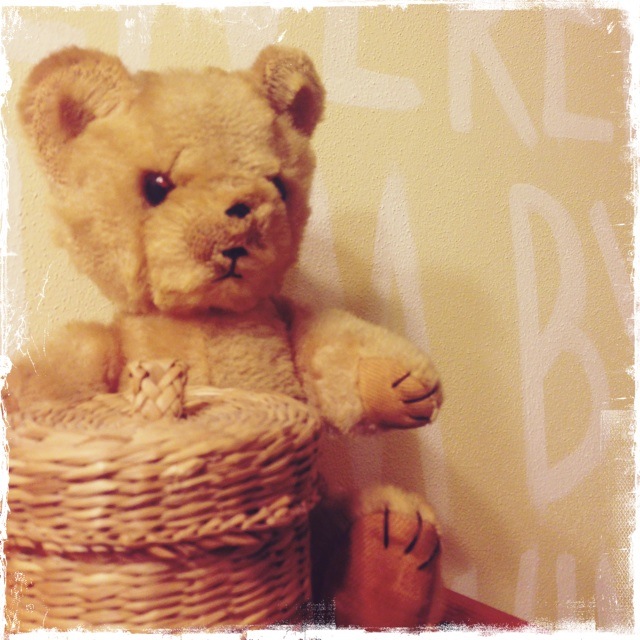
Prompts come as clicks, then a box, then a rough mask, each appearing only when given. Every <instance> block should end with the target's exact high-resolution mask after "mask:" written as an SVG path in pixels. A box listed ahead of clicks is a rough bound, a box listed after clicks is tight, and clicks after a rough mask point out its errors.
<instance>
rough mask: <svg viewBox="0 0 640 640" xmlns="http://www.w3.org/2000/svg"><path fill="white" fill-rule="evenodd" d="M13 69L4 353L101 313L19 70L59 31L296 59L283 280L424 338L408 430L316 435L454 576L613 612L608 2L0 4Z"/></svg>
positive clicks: (623, 322)
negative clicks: (66, 235) (345, 441)
mask: <svg viewBox="0 0 640 640" xmlns="http://www.w3.org/2000/svg"><path fill="white" fill-rule="evenodd" d="M4 18H5V29H4V34H3V41H4V46H5V50H6V55H7V57H8V61H9V65H10V74H11V78H12V80H13V82H14V85H13V87H12V88H11V90H10V92H9V94H8V97H7V101H6V104H5V107H4V110H3V118H4V121H5V124H6V127H7V130H8V133H9V139H8V157H9V179H10V190H9V223H10V228H9V231H8V249H9V252H10V255H9V256H8V257H7V259H6V266H7V270H8V271H7V276H6V277H7V279H6V281H5V282H4V283H3V284H4V286H5V287H6V288H7V290H8V293H7V297H6V301H8V302H9V303H10V313H9V316H8V317H7V322H6V323H5V327H4V330H3V338H4V341H5V342H4V347H5V349H6V350H8V351H9V353H15V351H16V348H17V347H18V345H19V344H21V341H23V340H24V338H26V337H27V336H30V335H36V336H41V337H44V338H45V340H46V335H47V333H48V332H49V331H50V330H51V329H52V328H53V327H54V326H55V325H57V324H58V323H60V322H64V321H66V320H68V319H70V318H85V319H90V318H97V319H103V320H106V319H108V318H109V317H110V314H111V308H110V306H109V303H108V302H106V301H105V300H104V299H102V298H100V296H99V295H98V294H97V292H96V290H95V289H94V288H93V286H92V285H91V283H90V282H88V281H87V280H86V279H83V278H82V277H80V276H77V275H75V274H74V273H73V271H72V269H71V268H70V266H69V263H68V261H67V259H66V257H65V255H64V254H62V253H61V252H60V251H59V250H57V249H55V248H54V247H53V245H52V243H51V240H50V233H49V232H50V223H49V221H48V218H47V216H46V200H45V197H44V193H45V185H44V183H43V180H42V179H41V177H40V176H39V174H38V172H37V171H36V170H35V168H34V166H33V163H32V160H31V157H30V156H29V155H28V154H27V153H26V152H25V145H24V143H23V141H22V139H21V137H20V135H19V133H18V131H17V126H16V120H15V104H16V100H17V88H18V87H19V86H20V84H21V82H22V81H23V79H24V78H25V75H26V73H27V71H28V69H29V67H30V66H31V65H32V64H33V63H35V62H36V61H37V60H39V59H40V58H41V57H42V56H44V55H46V54H47V53H49V52H50V51H52V50H54V49H57V48H59V47H61V46H63V45H67V44H79V45H88V46H92V47H99V48H103V49H105V50H107V51H110V52H114V53H118V54H120V55H121V56H122V57H123V58H124V60H125V62H126V63H127V64H128V65H129V67H130V68H132V69H139V68H143V67H150V68H154V69H162V68H166V67H168V66H184V65H187V66H196V67H199V66H203V65H212V64H213V65H217V66H223V67H228V68H235V67H240V66H245V65H248V64H249V63H250V62H251V61H252V60H253V57H254V55H255V54H256V52H257V51H258V50H259V49H260V48H261V47H262V46H263V45H265V44H267V43H270V42H276V41H278V42H282V43H283V44H287V45H293V46H300V47H303V48H304V49H306V50H307V51H308V52H309V53H310V54H311V55H312V56H313V57H314V59H315V60H316V62H317V66H318V69H319V71H320V73H321V75H322V76H323V78H324V79H325V82H326V85H327V89H328V100H329V104H328V109H327V113H326V118H325V121H324V123H323V124H322V125H321V126H320V128H319V130H318V133H317V137H316V143H317V144H316V146H317V150H318V156H319V169H318V175H317V180H316V183H315V191H314V196H313V200H314V209H315V213H314V216H315V217H314V218H313V220H312V222H311V224H310V228H309V235H308V239H307V242H306V244H305V246H304V251H303V255H302V260H301V267H300V271H299V273H297V274H296V276H295V277H294V278H292V282H291V283H290V288H291V289H292V290H294V291H295V290H297V291H299V294H300V295H301V296H302V297H304V296H305V295H308V292H309V285H310V284H312V285H313V290H314V291H315V292H316V293H314V295H313V301H314V302H316V303H317V302H319V303H320V304H339V305H344V306H346V307H347V308H349V309H351V310H352V311H354V312H357V313H359V314H361V315H362V316H364V317H366V318H368V319H370V320H374V321H377V322H381V323H384V324H386V325H387V326H389V327H391V328H393V329H395V330H398V331H401V332H404V333H405V334H406V335H408V336H409V337H410V338H411V339H413V340H414V341H415V342H416V343H418V344H420V345H422V346H424V347H425V348H428V349H429V351H430V352H431V353H432V355H433V357H434V359H435V361H436V362H437V363H438V365H439V368H440V371H441V373H442V376H443V379H444V385H445V391H446V403H445V409H444V411H443V412H442V414H441V417H440V418H439V420H438V422H437V424H436V425H435V426H434V427H433V428H431V430H430V431H424V432H420V433H418V432H415V433H405V434H392V435H388V436H385V437H384V438H380V439H377V440H371V439H368V440H357V441H354V442H353V443H352V445H351V446H350V448H349V449H348V450H345V449H341V448H340V447H338V446H329V447H328V454H329V455H331V456H334V457H335V459H334V463H335V478H334V479H335V482H338V483H346V484H349V485H365V484H368V483H370V482H373V481H376V480H379V479H384V480H385V481H393V482H397V483H400V484H402V485H403V486H405V487H407V488H411V489H416V490H418V491H421V492H424V493H425V494H426V495H427V496H428V497H429V499H430V500H431V501H432V502H433V504H434V506H435V507H436V509H437V511H438V512H439V514H440V517H441V519H442V521H443V528H444V532H445V543H446V550H445V570H446V578H447V581H448V582H449V584H450V585H451V586H453V587H454V588H457V589H459V590H461V591H463V592H465V593H467V594H469V595H471V596H473V597H478V598H480V599H482V600H484V601H486V602H488V603H490V604H492V605H494V606H497V607H500V608H503V609H506V610H508V611H511V612H513V613H515V614H517V615H520V616H524V617H526V618H529V619H537V620H540V621H541V620H550V621H568V620H571V621H585V622H586V621H596V623H597V625H598V627H599V628H607V627H611V626H613V625H616V624H627V623H629V622H630V621H631V615H632V613H631V591H630V568H629V562H628V547H629V535H630V533H631V530H632V523H631V519H630V518H631V513H632V512H631V499H632V490H633V460H632V453H631V447H632V435H631V424H630V423H631V412H630V408H631V406H632V394H633V380H632V378H631V377H630V374H629V372H628V370H629V368H630V366H631V365H632V360H633V351H632V347H633V342H632V335H633V329H632V323H631V318H632V295H631V286H630V275H629V274H630V271H631V265H630V262H631V259H630V251H631V245H632V216H633V210H632V204H631V203H630V200H629V198H628V195H629V193H630V190H631V185H632V182H631V169H630V165H629V157H628V156H629V151H628V147H627V145H628V142H629V123H628V117H627V100H628V95H627V85H626V84H625V82H626V79H627V76H628V72H629V71H628V47H629V44H628V34H627V33H626V27H625V22H624V16H623V15H621V14H620V13H619V12H616V11H596V10H590V11H583V12H580V13H578V12H571V11H567V10H564V11H561V12H559V11H550V10H548V11H540V10H535V11H533V10H529V11H514V12H460V11H451V10H449V9H448V8H447V7H445V6H440V7H436V6H424V5H423V6H411V7H409V8H408V9H406V10H401V9H393V10H392V9H389V8H361V9H358V8H354V7H349V8H333V9H317V10H314V11H312V12H304V11H301V12H294V11H289V10H283V11H281V12H280V13H276V12H273V11H271V10H270V9H249V10H242V9H233V10H228V11H226V12H224V13H219V12H203V11H197V10H178V9H175V8H171V7H162V8H132V9H127V10H123V11H111V10H106V11H97V10H95V9H93V10H82V11H69V10H66V11H65V10H58V9H52V8H41V9H27V8H25V9H20V10H18V11H15V10H14V11H5V12H4Z"/></svg>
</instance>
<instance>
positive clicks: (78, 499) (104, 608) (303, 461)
mask: <svg viewBox="0 0 640 640" xmlns="http://www.w3.org/2000/svg"><path fill="white" fill-rule="evenodd" d="M163 366H164V364H163ZM174 377H176V376H174ZM180 377H181V376H180V375H178V376H177V378H180ZM132 378H135V376H132ZM142 378H143V379H144V380H147V378H146V377H145V376H142ZM138 382H139V380H138ZM179 386H180V385H179V384H178V387H179ZM181 394H182V392H181V391H180V390H178V392H177V395H178V396H180V395H181ZM161 395H162V392H161V393H160V394H159V396H161ZM209 395H210V396H211V395H212V394H209ZM165 396H166V394H165ZM139 397H140V396H139V394H138V395H137V396H135V397H133V396H132V397H129V398H127V397H126V396H125V395H110V396H102V397H97V398H95V399H93V400H91V401H88V402H83V403H77V404H73V405H66V406H61V405H59V406H54V405H51V404H48V405H44V404H43V405H42V406H39V407H32V408H31V409H30V411H29V413H28V414H26V413H22V414H18V415H16V416H13V417H12V420H11V428H10V435H9V445H10V490H9V507H10V514H9V519H8V545H7V554H6V555H7V563H8V565H7V574H8V580H7V611H6V615H7V623H8V624H7V629H8V631H10V632H17V631H28V630H32V629H38V628H56V629H60V630H69V629H76V628H78V627H82V628H84V629H88V630H100V629H114V628H116V629H124V630H128V631H155V630H159V629H203V628H212V627H217V628H219V627H233V626H243V627H244V626H249V625H267V624H271V623H276V622H284V621H291V620H293V619H295V616H296V613H297V612H299V611H300V609H301V607H302V605H304V603H305V602H306V601H308V599H309V597H310V593H309V591H310V586H309V549H308V513H309V510H310V509H311V507H312V506H313V505H314V503H315V501H316V495H317V494H316V482H315V480H316V476H315V458H316V454H317V441H318V434H319V421H318V419H317V417H316V416H315V414H314V413H313V412H312V411H310V410H309V409H308V408H307V407H306V406H305V405H304V404H302V403H300V402H297V401H295V400H293V399H291V398H288V397H286V396H278V395H274V394H259V393H249V392H243V391H237V390H234V391H225V392H218V393H214V394H213V395H212V397H209V398H208V399H207V400H206V401H202V400H196V401H195V403H191V406H190V408H188V410H187V412H186V413H187V415H186V416H184V415H183V416H182V417H175V416H169V417H167V416H166V415H165V416H164V417H160V418H158V419H155V420H153V421H150V420H148V419H146V418H145V417H143V415H142V414H144V413H145V412H147V413H150V414H151V415H153V413H154V411H153V410H151V411H150V412H149V411H148V407H147V409H143V410H142V412H141V410H140V407H141V406H143V405H145V404H148V403H147V402H146V401H144V400H143V401H139ZM136 398H137V399H136ZM131 400H134V404H136V406H137V407H138V411H134V410H132V404H131ZM147 400H148V398H147ZM165 400H166V398H165V399H164V400H163V399H162V398H160V400H159V404H161V405H164V408H163V410H162V411H164V410H165V409H167V410H168V412H169V413H172V412H173V413H174V414H175V413H179V411H178V410H177V409H176V403H175V401H174V399H170V400H169V401H168V402H165ZM153 404H154V405H155V406H157V404H158V402H154V403H153ZM187 407H189V404H187Z"/></svg>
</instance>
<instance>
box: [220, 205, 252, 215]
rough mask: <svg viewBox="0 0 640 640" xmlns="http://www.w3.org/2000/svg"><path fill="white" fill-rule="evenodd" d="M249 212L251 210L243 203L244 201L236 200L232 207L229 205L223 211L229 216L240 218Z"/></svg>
mask: <svg viewBox="0 0 640 640" xmlns="http://www.w3.org/2000/svg"><path fill="white" fill-rule="evenodd" d="M250 212H251V207H250V206H249V205H248V204H245V203H244V202H237V203H236V204H234V205H233V206H232V207H229V208H228V209H227V210H226V211H225V213H226V214H227V215H228V216H229V217H230V218H240V219H242V218H244V217H246V216H248V215H249V213H250Z"/></svg>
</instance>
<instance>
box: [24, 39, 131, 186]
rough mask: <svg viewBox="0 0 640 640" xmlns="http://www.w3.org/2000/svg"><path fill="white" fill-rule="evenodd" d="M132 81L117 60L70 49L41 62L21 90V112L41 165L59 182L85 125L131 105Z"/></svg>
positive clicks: (91, 51)
mask: <svg viewBox="0 0 640 640" xmlns="http://www.w3.org/2000/svg"><path fill="white" fill-rule="evenodd" d="M133 94H134V83H133V79H132V78H131V76H130V74H129V73H128V72H127V70H126V69H125V68H124V66H123V64H122V63H121V62H120V60H119V59H118V58H116V57H115V56H111V55H108V54H105V53H102V52H100V51H94V50H88V49H80V48H78V47H70V48H68V49H63V50H61V51H58V52H57V53H54V54H52V55H51V56H49V57H48V58H45V59H44V60H42V61H41V62H40V63H39V64H37V65H36V67H35V68H34V69H33V70H32V71H31V74H30V75H29V78H28V79H27V82H26V84H25V86H24V88H23V90H22V95H21V99H20V103H19V112H20V117H21V120H22V124H23V126H24V129H25V131H26V132H27V135H28V136H29V137H30V138H31V140H32V141H33V142H34V144H35V147H36V150H37V151H38V153H39V155H40V157H41V159H42V161H43V162H44V166H45V168H46V169H47V171H49V173H50V174H51V176H52V177H54V178H60V174H61V168H62V164H63V162H64V157H65V151H66V149H68V148H69V146H70V143H71V142H72V141H73V140H74V139H75V138H77V137H78V136H79V135H80V134H81V133H82V132H83V131H84V130H85V128H86V127H87V125H88V124H89V123H90V122H92V121H93V120H96V119H98V118H102V117H104V116H106V115H108V114H109V113H111V112H112V111H113V110H114V109H116V108H117V107H118V106H120V105H122V104H125V103H127V102H129V100H130V98H131V97H132V96H133Z"/></svg>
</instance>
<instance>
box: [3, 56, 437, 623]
mask: <svg viewBox="0 0 640 640" xmlns="http://www.w3.org/2000/svg"><path fill="white" fill-rule="evenodd" d="M324 97H325V92H324V89H323V86H322V84H321V82H320V80H319V78H318V75H317V74H316V71H315V69H314V66H313V64H312V62H311V60H310V59H309V58H308V57H307V56H306V55H305V54H304V53H302V52H300V51H298V50H295V49H289V48H284V47H278V46H272V47H268V48H266V49H265V50H263V51H262V52H261V53H260V55H259V56H258V58H257V59H256V61H255V63H254V64H253V66H252V67H251V68H250V69H247V70H243V71H238V72H233V73H228V72H225V71H223V70H220V69H217V68H207V69H204V70H200V71H168V72H165V73H152V72H142V73H137V74H135V75H132V74H130V73H129V72H128V71H127V70H126V69H125V67H124V66H123V64H122V63H121V61H120V60H119V59H118V58H116V57H113V56H110V55H107V54H104V53H101V52H98V51H93V50H83V49H79V48H69V49H65V50H62V51H60V52H58V53H55V54H53V55H51V56H50V57H48V58H47V59H45V60H44V61H42V62H41V63H40V64H38V65H37V66H36V67H35V69H34V70H33V71H32V73H31V75H30V77H29V79H28V81H27V83H26V86H25V87H24V89H23V93H22V100H21V102H20V116H21V119H22V123H23V125H24V130H25V131H26V134H27V136H28V137H29V139H30V140H31V142H32V143H33V145H34V147H35V150H36V153H37V155H38V158H39V160H40V162H41V166H42V167H43V169H44V171H45V173H46V175H47V176H48V178H49V181H50V187H51V208H52V210H53V212H54V214H55V217H56V219H57V222H58V240H59V241H60V243H61V244H62V245H63V246H64V247H65V248H66V249H67V251H68V252H69V255H70V257H71V259H72V261H73V262H74V263H75V265H76V266H77V268H78V269H79V270H80V271H82V272H83V273H85V274H87V275H88V276H89V277H90V278H91V279H92V280H93V281H94V282H95V283H96V284H97V285H98V286H99V287H100V289H101V291H102V292H103V293H104V294H105V295H106V296H107V297H108V298H109V299H110V300H111V301H113V302H114V303H115V305H116V307H117V309H118V311H117V314H116V316H115V318H114V320H113V322H112V323H111V324H108V325H102V324H97V323H80V322H78V323H72V324H70V325H68V326H66V327H65V328H63V329H62V330H61V332H60V333H59V335H58V336H57V337H56V338H55V339H51V340H50V341H48V344H47V350H46V356H44V355H43V357H42V358H40V359H37V360H36V361H35V362H31V361H30V360H23V361H21V362H18V363H16V365H15V367H14V370H13V371H12V373H11V374H10V376H9V380H8V390H9V392H8V395H7V396H6V398H5V400H6V402H7V406H9V407H10V408H11V407H13V408H16V407H24V406H28V404H29V403H30V402H32V401H33V400H36V399H38V400H41V399H45V398H46V399H52V400H81V399H83V398H88V397H90V396H93V395H95V394H99V393H109V392H116V391H118V390H119V389H120V388H121V386H122V384H123V375H124V374H123V371H124V368H125V364H126V363H127V362H128V361H131V360H151V359H166V358H179V359H180V360H181V361H183V362H186V363H187V365H188V367H189V381H190V382H191V383H193V384H198V385H212V386H215V387H220V388H226V387H236V388H241V389H247V390H255V391H262V392H277V393H284V394H287V395H289V396H291V397H293V398H296V399H298V400H300V401H303V402H307V403H309V404H311V405H312V406H313V407H315V408H316V409H317V411H318V412H319V414H320V415H321V417H322V419H323V420H324V422H325V423H326V424H328V425H331V426H332V427H333V428H334V429H337V430H339V431H340V432H342V433H344V434H348V433H351V432H356V431H358V430H363V429H364V430H368V431H372V432H375V430H379V429H406V428H414V427H419V426H421V425H424V424H427V423H429V422H431V421H432V420H433V419H434V418H435V416H436V414H437V411H438V408H439V407H440V404H441V402H442V388H441V384H440V381H439V377H438V374H437V372H436V370H435V368H434V367H433V365H432V363H431V361H430V360H429V358H428V357H427V356H426V355H425V354H423V353H422V352H420V351H419V350H418V349H416V348H415V347H414V346H413V345H411V344H410V343H409V342H408V341H407V340H405V339H403V338H401V337H399V336H396V335H393V334H392V333H390V332H389V331H387V330H385V329H383V328H381V327H377V326H373V325H371V324H368V323H367V322H364V321H363V320H361V319H359V318H356V317H354V316H352V315H350V314H349V313H346V312H344V311H340V310H325V311H321V312H314V313H312V312H310V311H308V310H305V309H303V308H300V307H299V306H297V305H296V304H295V303H294V302H292V301H290V300H285V299H284V298H282V297H280V296H279V292H280V289H281V286H282V282H283V278H284V276H285V274H286V273H287V270H288V269H289V268H290V267H291V266H292V265H293V264H294V263H295V261H296V258H297V254H298V249H299V246H300V242H301V237H302V234H303V230H304V227H305V223H306V221H307V218H308V216H309V206H308V200H309V190H310V186H311V180H312V174H313V169H314V164H315V163H314V155H313V151H312V149H311V146H310V137H311V135H312V133H313V131H314V129H315V128H316V125H317V124H318V122H319V120H320V118H321V115H322V113H323V106H324ZM372 425H373V426H372ZM358 505H359V506H358V507H357V508H356V509H355V510H354V511H353V512H351V513H350V516H349V517H350V520H349V524H348V527H347V528H346V530H345V531H344V536H345V537H344V539H343V540H342V542H340V544H339V547H337V546H333V547H329V548H327V546H326V545H325V547H324V549H323V548H322V544H320V545H319V547H318V548H319V549H320V550H319V551H318V550H317V551H316V553H319V554H326V555H329V556H332V557H333V560H334V563H333V567H332V568H329V570H328V571H324V572H323V573H322V575H316V576H315V578H316V580H315V582H316V584H318V585H319V589H320V594H319V597H321V598H325V599H326V598H329V599H333V600H334V601H335V611H336V619H337V622H338V623H339V624H347V625H350V624H352V625H361V626H368V627H376V626H378V627H384V626H409V627H415V626H418V625H423V624H432V623H435V622H437V621H438V620H439V617H440V615H441V611H442V609H441V598H440V597H439V593H440V589H441V588H442V587H441V582H440V577H439V570H438V566H439V550H440V542H439V535H438V532H437V527H436V524H435V519H434V516H433V513H432V511H431V510H430V508H429V507H428V506H427V505H426V504H424V503H423V501H422V500H421V499H419V498H418V497H416V496H410V495H407V494H405V493H404V492H402V491H400V490H399V489H395V488H388V487H387V488H380V489H375V490H373V491H370V492H368V494H367V495H365V496H364V497H362V498H361V499H360V500H359V501H358ZM325 540H326V538H325ZM332 544H333V542H332ZM336 544H337V543H336ZM326 555H325V556H324V557H323V559H322V560H321V561H320V562H317V563H316V566H317V567H319V569H318V571H320V570H321V569H320V568H324V567H327V566H329V565H331V562H330V560H331V559H332V558H327V557H326Z"/></svg>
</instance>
